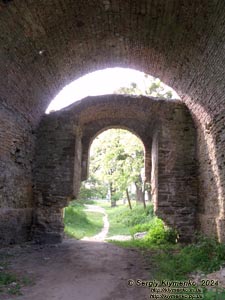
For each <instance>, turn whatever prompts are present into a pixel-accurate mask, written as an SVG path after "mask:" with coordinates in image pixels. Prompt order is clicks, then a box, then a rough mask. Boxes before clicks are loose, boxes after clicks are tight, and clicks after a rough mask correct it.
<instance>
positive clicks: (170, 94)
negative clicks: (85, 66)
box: [46, 67, 180, 114]
mask: <svg viewBox="0 0 225 300" xmlns="http://www.w3.org/2000/svg"><path fill="white" fill-rule="evenodd" d="M114 93H116V94H132V95H147V96H153V97H160V98H171V99H179V98H180V97H179V96H178V94H177V93H176V91H175V90H174V89H172V88H171V87H169V86H167V85H166V84H164V83H163V82H161V80H160V79H159V78H155V77H153V76H151V75H147V74H145V73H143V72H140V71H137V70H135V69H131V68H120V67H114V68H107V69H102V70H97V71H95V72H92V73H88V74H86V75H84V76H82V77H80V78H78V79H77V80H75V81H73V82H71V83H70V84H68V85H66V86H65V87H64V88H63V89H62V90H61V91H60V92H59V93H58V94H57V96H56V97H55V98H54V99H53V100H52V101H51V103H50V104H49V106H48V108H47V109H46V113H47V114H48V113H50V112H53V111H56V110H60V109H62V108H64V107H67V106H69V105H70V104H72V103H74V102H76V101H78V100H81V99H83V98H86V97H88V96H96V95H106V94H114Z"/></svg>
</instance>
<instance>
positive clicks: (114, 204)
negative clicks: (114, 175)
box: [109, 183, 116, 207]
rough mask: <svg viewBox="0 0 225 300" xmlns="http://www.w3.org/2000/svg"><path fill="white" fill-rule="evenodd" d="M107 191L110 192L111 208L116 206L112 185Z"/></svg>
mask: <svg viewBox="0 0 225 300" xmlns="http://www.w3.org/2000/svg"><path fill="white" fill-rule="evenodd" d="M109 190H110V201H111V207H115V206H116V201H115V200H114V199H113V192H114V189H113V187H112V183H110V184H109Z"/></svg>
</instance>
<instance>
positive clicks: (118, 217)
mask: <svg viewBox="0 0 225 300" xmlns="http://www.w3.org/2000/svg"><path fill="white" fill-rule="evenodd" d="M95 204H96V205H99V206H101V207H103V208H105V210H106V213H107V214H108V219H109V224H110V227H109V233H108V237H111V236H114V235H131V232H130V229H131V227H133V226H134V225H137V224H144V223H146V222H148V221H150V220H151V219H152V218H153V207H152V205H148V206H147V209H146V210H145V209H144V208H143V206H142V205H136V204H135V205H134V203H133V209H132V210H130V209H129V207H128V206H127V205H117V206H116V207H111V206H110V203H109V202H106V201H96V202H95Z"/></svg>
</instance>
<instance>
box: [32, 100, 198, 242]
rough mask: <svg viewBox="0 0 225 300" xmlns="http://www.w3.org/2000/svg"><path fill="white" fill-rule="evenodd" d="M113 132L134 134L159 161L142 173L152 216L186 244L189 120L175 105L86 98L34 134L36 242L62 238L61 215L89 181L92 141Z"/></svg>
mask: <svg viewBox="0 0 225 300" xmlns="http://www.w3.org/2000/svg"><path fill="white" fill-rule="evenodd" d="M112 127H113V128H115V127H117V128H126V129H128V130H130V131H131V132H133V133H135V134H136V135H137V136H139V137H140V138H141V140H142V142H143V143H144V146H145V154H146V157H150V156H151V154H152V156H153V157H157V159H153V160H152V163H150V164H149V163H148V164H146V168H145V172H146V178H149V180H150V178H151V172H152V170H151V169H150V166H151V165H153V168H154V170H155V171H154V174H155V175H154V176H153V175H152V186H153V198H154V206H155V211H156V213H157V214H158V215H159V216H160V217H162V218H163V220H164V221H165V223H166V224H167V225H169V226H171V227H173V228H175V229H177V230H178V232H179V234H180V240H181V241H190V240H191V239H192V238H193V232H194V231H195V230H196V204H197V187H198V185H197V164H196V153H195V149H196V147H195V142H196V140H195V129H194V126H193V121H192V118H191V115H190V113H189V112H188V110H187V108H186V107H185V105H184V104H183V103H181V102H180V101H177V100H169V101H166V100H162V99H157V98H156V99H154V98H147V97H132V96H122V95H109V96H99V97H89V98H87V99H84V100H82V101H81V102H78V103H75V104H73V105H72V106H70V107H69V108H66V109H64V110H62V111H60V112H55V113H51V114H50V115H46V116H45V117H44V118H43V120H42V122H41V125H40V128H39V130H38V133H37V143H36V155H35V169H34V179H35V200H36V207H37V209H36V210H35V221H34V224H33V228H34V238H35V240H38V241H40V242H45V241H48V242H55V241H60V240H61V239H62V237H63V220H62V213H61V214H60V211H62V208H63V207H65V206H67V205H68V201H69V200H70V199H72V198H73V197H76V196H77V194H78V192H79V186H80V182H81V180H83V179H86V177H87V171H88V167H87V166H88V153H89V148H90V145H91V142H92V141H93V139H94V138H95V137H96V136H97V135H98V134H99V133H100V132H102V131H103V130H105V129H107V128H112ZM156 134H157V137H155V135H156ZM155 143H157V145H158V146H157V147H155ZM145 161H146V160H145ZM156 170H157V171H156ZM156 181H157V184H156Z"/></svg>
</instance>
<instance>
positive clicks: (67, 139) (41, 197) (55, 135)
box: [33, 113, 80, 242]
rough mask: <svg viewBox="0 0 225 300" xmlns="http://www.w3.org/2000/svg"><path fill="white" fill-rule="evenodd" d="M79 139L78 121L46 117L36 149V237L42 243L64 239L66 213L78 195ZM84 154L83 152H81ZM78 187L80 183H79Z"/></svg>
mask: <svg viewBox="0 0 225 300" xmlns="http://www.w3.org/2000/svg"><path fill="white" fill-rule="evenodd" d="M76 136H77V137H79V135H78V130H77V127H76V125H75V121H74V120H70V119H68V118H67V116H66V114H64V115H63V114H60V113H56V114H52V115H49V116H45V117H43V119H42V121H41V123H40V127H39V129H38V132H37V143H36V148H35V164H34V177H35V206H36V208H35V219H34V226H33V237H34V239H35V240H36V241H39V242H46V241H47V242H59V241H61V240H62V238H63V228H64V227H63V219H62V218H63V212H62V209H63V208H64V207H65V206H67V205H68V201H69V200H71V199H72V198H73V197H74V194H75V193H77V191H76V190H75V188H74V177H75V174H76V172H78V173H79V168H76V170H74V168H75V163H74V160H75V157H76V154H77V149H76V146H77V145H76ZM79 151H80V149H79ZM76 184H77V183H76Z"/></svg>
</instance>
